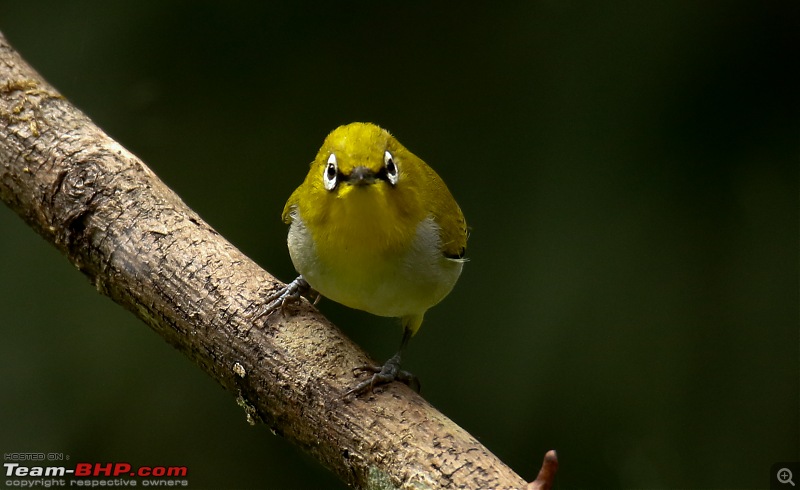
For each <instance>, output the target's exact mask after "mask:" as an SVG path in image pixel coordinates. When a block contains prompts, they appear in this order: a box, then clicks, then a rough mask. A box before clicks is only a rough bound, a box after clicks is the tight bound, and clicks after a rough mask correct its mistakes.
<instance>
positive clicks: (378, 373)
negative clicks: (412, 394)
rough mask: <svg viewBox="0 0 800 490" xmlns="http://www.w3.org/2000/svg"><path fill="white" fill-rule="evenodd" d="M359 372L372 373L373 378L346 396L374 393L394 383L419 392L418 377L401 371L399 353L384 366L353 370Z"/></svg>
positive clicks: (362, 367)
mask: <svg viewBox="0 0 800 490" xmlns="http://www.w3.org/2000/svg"><path fill="white" fill-rule="evenodd" d="M358 372H367V373H372V376H370V378H369V379H367V380H365V381H362V382H361V383H359V384H357V385H356V386H355V387H354V388H353V389H351V390H350V391H348V392H347V393H345V395H344V396H350V395H355V396H358V395H362V394H364V393H366V392H372V390H374V389H375V387H376V386H380V385H383V384H387V383H391V382H392V381H400V382H401V383H404V384H406V385H408V386H409V387H411V389H413V390H414V391H416V392H419V388H420V385H419V380H418V379H417V377H416V376H414V375H413V374H411V373H409V372H408V371H403V370H402V369H400V353H399V352H398V353H397V354H395V355H394V356H392V357H391V358H389V360H388V361H386V362H385V363H384V364H383V366H374V365H367V366H360V367H357V368H355V369H353V374H356V373H358Z"/></svg>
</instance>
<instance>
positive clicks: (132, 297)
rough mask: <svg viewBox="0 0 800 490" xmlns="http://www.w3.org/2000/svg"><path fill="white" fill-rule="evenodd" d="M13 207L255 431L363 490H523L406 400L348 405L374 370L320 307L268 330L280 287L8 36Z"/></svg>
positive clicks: (7, 196) (2, 64)
mask: <svg viewBox="0 0 800 490" xmlns="http://www.w3.org/2000/svg"><path fill="white" fill-rule="evenodd" d="M0 198H2V200H3V201H4V202H5V203H6V204H7V205H8V206H9V207H11V208H12V209H13V210H14V211H16V212H17V213H18V214H19V215H20V216H21V217H22V218H23V219H24V220H25V221H26V222H27V223H28V224H29V225H30V226H31V227H32V228H33V229H34V230H36V231H37V232H38V233H39V234H40V235H42V236H43V237H44V238H45V239H46V240H47V241H49V242H50V243H52V244H53V245H55V246H56V247H57V248H58V249H59V250H61V252H63V253H64V255H65V256H66V257H67V258H68V259H69V260H70V261H71V262H72V263H73V264H74V265H75V266H76V267H77V268H78V269H79V270H80V271H81V272H83V273H84V274H85V275H86V276H87V277H88V278H89V280H90V281H91V282H92V283H93V284H94V285H95V287H96V288H97V290H98V291H99V292H100V293H102V294H104V295H107V296H109V297H110V298H112V299H113V300H114V301H116V302H117V303H119V304H121V305H122V306H124V307H125V308H127V309H128V310H130V311H131V312H133V313H134V314H135V315H136V316H138V317H139V318H140V319H142V320H143V321H144V322H145V323H146V324H147V325H148V326H150V328H152V329H153V330H154V331H155V332H156V333H158V334H159V335H161V336H162V337H164V339H165V340H166V341H167V342H169V343H170V344H172V345H173V346H175V347H176V348H177V349H178V350H180V351H181V352H183V353H184V354H186V355H187V356H189V357H190V358H191V359H192V360H193V361H194V362H196V363H197V364H198V365H199V366H200V367H201V368H202V369H203V370H204V371H206V372H207V373H208V374H209V375H210V376H212V377H213V378H214V379H216V380H217V381H218V382H219V383H220V384H221V385H222V386H223V387H225V389H227V390H228V391H230V392H231V393H232V394H234V395H235V396H236V398H237V402H238V403H239V404H240V405H241V406H242V407H243V408H244V409H245V411H246V412H247V414H248V418H249V419H250V420H252V421H253V422H263V423H265V424H267V425H268V426H269V427H270V428H271V429H272V430H273V431H274V432H276V433H278V434H281V435H282V436H283V437H286V438H287V439H289V440H291V441H292V442H294V443H295V444H298V445H299V446H301V447H303V448H304V449H305V450H306V451H308V452H309V453H311V454H312V455H313V456H314V457H316V458H317V459H318V460H319V461H320V462H321V463H322V464H324V465H325V466H327V467H328V468H330V469H331V470H333V471H334V472H335V473H336V474H337V475H339V477H340V478H341V479H342V480H343V481H344V482H346V483H348V484H350V485H353V486H356V487H359V488H392V487H400V488H492V489H499V488H524V487H525V486H526V483H525V482H524V481H523V480H522V478H520V477H519V476H517V475H516V474H515V473H514V472H513V471H511V470H510V469H509V468H508V467H507V466H506V465H505V464H503V463H502V462H501V461H499V460H498V459H497V458H496V457H495V456H494V455H492V454H491V453H490V452H489V451H488V450H487V449H486V448H485V447H483V446H482V445H481V444H480V443H479V442H478V441H476V440H475V438H473V437H472V436H470V435H469V434H468V433H467V432H465V431H464V430H463V429H461V428H460V427H458V426H457V425H456V424H454V423H453V422H452V421H450V420H449V419H448V418H447V417H445V416H444V415H442V414H441V413H439V412H438V411H436V410H435V409H434V408H433V407H431V405H430V404H428V403H427V402H426V401H425V400H424V399H423V398H421V397H420V396H419V395H417V394H416V393H414V392H413V391H411V390H409V389H408V388H407V387H405V386H403V385H401V384H399V383H393V384H391V385H390V386H388V387H387V388H386V389H382V391H380V392H379V393H377V394H375V395H372V396H369V397H363V398H358V399H352V398H347V397H344V396H343V395H344V393H345V392H346V391H347V389H348V388H350V387H351V386H352V384H353V381H354V379H353V375H352V372H351V370H352V368H354V367H356V366H359V365H362V364H364V363H365V362H367V361H368V360H369V359H368V358H367V356H366V355H365V354H364V353H363V352H362V351H361V350H360V349H359V348H358V347H357V346H356V345H354V344H353V343H352V342H351V341H350V340H349V339H347V338H346V337H345V336H344V335H343V334H342V333H341V332H340V331H339V330H338V329H337V328H336V327H335V326H333V325H332V324H330V323H329V322H328V321H327V320H326V319H325V318H324V317H322V316H321V315H320V314H319V313H318V312H317V311H316V310H315V309H314V308H313V307H311V306H310V305H309V304H308V303H306V302H303V304H302V305H301V306H300V308H299V311H297V313H296V314H294V315H290V316H288V317H282V316H281V315H273V316H272V317H271V318H270V320H269V322H268V324H267V325H265V326H263V327H261V326H258V325H256V324H255V323H256V322H255V318H256V316H257V314H258V312H259V309H260V308H261V307H262V306H263V305H264V300H265V298H266V297H267V296H268V294H269V293H270V292H271V291H273V290H274V289H275V288H276V287H278V286H279V285H280V283H279V282H278V281H277V280H276V279H275V278H273V277H272V276H271V275H269V274H268V273H267V272H265V271H264V270H263V269H261V268H260V267H259V266H258V265H256V264H255V263H254V262H253V261H251V260H250V259H249V258H247V257H246V256H244V255H243V254H242V253H241V252H239V251H238V250H237V249H236V248H234V247H233V246H232V245H231V244H230V243H229V242H228V241H226V240H225V239H224V238H223V237H221V236H220V235H219V234H218V233H217V232H216V231H214V229H212V228H211V227H210V226H209V225H208V224H206V223H205V222H204V221H203V220H202V219H200V217H199V216H198V215H197V214H196V213H194V212H193V211H192V210H191V209H189V208H188V207H187V206H186V205H185V204H184V203H183V202H182V201H181V200H180V199H179V198H178V196H177V195H176V194H175V193H173V192H172V191H171V190H170V189H169V188H167V187H166V186H165V185H164V183H162V182H161V181H160V180H159V179H158V178H157V177H156V176H155V174H154V173H153V172H152V171H151V170H150V169H148V168H147V167H146V166H145V165H144V164H143V163H142V162H141V161H140V160H139V159H138V158H137V157H135V156H134V155H132V154H131V153H130V152H128V151H127V150H126V149H125V148H123V147H122V146H121V145H120V144H118V143H117V142H115V141H114V140H112V139H111V138H109V137H108V136H107V135H106V134H105V133H103V131H101V130H100V129H99V128H97V127H96V126H95V125H94V124H93V123H92V122H91V121H90V120H89V118H87V117H86V116H85V115H84V114H82V113H81V112H80V111H78V110H77V109H76V108H74V107H73V106H72V105H70V103H69V102H68V101H67V100H65V99H64V98H63V97H62V96H61V95H59V94H58V92H56V90H55V89H54V88H53V87H51V86H50V85H48V84H47V83H46V82H45V81H44V80H43V79H42V78H41V77H40V76H39V75H38V74H37V73H36V72H35V71H34V70H33V69H32V68H31V67H29V66H28V65H27V63H25V62H24V61H23V60H22V59H21V57H20V56H19V54H18V53H16V52H15V51H14V50H13V49H12V48H11V47H10V46H9V44H8V43H7V41H6V40H5V38H4V37H3V36H2V34H0Z"/></svg>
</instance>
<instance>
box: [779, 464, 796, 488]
mask: <svg viewBox="0 0 800 490" xmlns="http://www.w3.org/2000/svg"><path fill="white" fill-rule="evenodd" d="M778 481H779V482H780V483H790V484H791V485H792V486H795V485H794V482H793V481H792V470H790V469H789V468H781V469H779V470H778Z"/></svg>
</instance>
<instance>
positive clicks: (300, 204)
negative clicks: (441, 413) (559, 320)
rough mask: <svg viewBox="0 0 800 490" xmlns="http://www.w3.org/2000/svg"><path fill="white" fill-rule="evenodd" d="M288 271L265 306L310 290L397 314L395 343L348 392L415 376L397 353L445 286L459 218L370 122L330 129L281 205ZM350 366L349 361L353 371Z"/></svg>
mask: <svg viewBox="0 0 800 490" xmlns="http://www.w3.org/2000/svg"><path fill="white" fill-rule="evenodd" d="M283 221H284V222H285V223H287V224H289V237H288V246H289V254H290V255H291V258H292V262H293V264H294V267H295V269H296V270H297V272H298V273H299V274H300V276H299V277H297V279H295V280H294V281H292V282H291V283H289V284H287V285H286V286H285V287H283V288H281V289H280V290H279V291H278V292H277V293H275V294H273V295H272V296H271V297H270V298H268V300H267V301H268V302H269V304H268V306H267V307H266V312H267V313H266V314H272V313H274V311H276V310H277V309H282V308H283V307H284V306H285V305H286V304H287V302H291V301H297V300H299V298H300V296H301V295H303V296H311V295H312V293H313V292H317V293H319V294H321V295H322V296H324V297H326V298H329V299H331V300H333V301H336V302H337V303H341V304H343V305H345V306H348V307H350V308H355V309H358V310H363V311H366V312H369V313H372V314H374V315H378V316H384V317H398V318H400V321H401V324H402V327H403V337H402V340H401V342H400V349H399V351H398V352H397V354H395V355H394V356H392V357H391V358H390V359H389V360H388V361H386V363H385V364H384V365H383V366H364V367H360V368H357V370H360V371H367V372H372V373H373V375H372V377H371V378H370V379H368V380H366V381H363V382H361V383H359V384H358V385H357V386H355V387H354V388H353V389H351V390H350V391H348V392H347V395H350V394H355V395H356V396H357V395H359V394H361V393H364V392H366V391H368V390H369V391H371V390H372V389H373V388H374V387H375V386H377V385H380V384H384V383H389V382H392V381H395V380H398V381H401V382H405V383H406V384H411V385H414V384H415V383H416V379H415V378H414V377H413V376H412V375H411V374H410V373H408V372H406V371H402V370H401V369H400V360H401V354H402V353H403V350H404V349H405V347H406V345H407V344H408V341H409V339H410V338H411V337H412V336H413V335H414V334H415V333H417V331H418V330H419V327H420V325H421V324H422V319H423V316H424V315H425V312H426V311H427V310H428V309H429V308H430V307H432V306H434V305H435V304H437V303H439V302H440V301H441V300H442V299H443V298H444V297H445V296H447V294H448V293H450V291H451V290H452V289H453V286H454V285H455V283H456V281H457V280H458V277H459V276H460V275H461V269H462V267H463V265H464V262H465V261H466V259H465V258H464V253H465V251H466V245H467V225H466V222H465V220H464V215H463V214H462V212H461V208H459V206H458V204H457V203H456V201H455V199H453V196H452V194H450V191H449V190H448V189H447V186H446V185H445V183H444V181H443V180H442V179H441V178H440V177H439V175H437V174H436V172H435V171H434V170H433V169H432V168H431V167H429V166H428V165H427V164H426V163H425V162H423V161H422V160H421V159H420V158H419V157H417V156H416V155H414V154H413V153H411V152H410V151H408V150H407V149H406V148H405V147H404V146H403V145H401V144H400V143H399V142H398V141H397V140H396V139H395V138H394V137H393V136H392V135H391V134H389V132H388V131H386V130H384V129H381V128H380V127H378V126H376V125H375V124H371V123H351V124H347V125H344V126H340V127H338V128H336V129H334V130H333V131H332V132H331V133H330V134H329V135H328V137H327V138H325V141H324V143H323V144H322V148H320V150H319V152H318V153H317V156H316V158H315V159H314V161H313V162H312V163H311V169H310V171H309V172H308V175H307V176H306V178H305V180H304V181H303V183H302V184H301V185H300V187H298V188H297V189H296V190H295V191H294V192H293V193H292V195H291V196H290V197H289V200H288V201H287V202H286V206H285V207H284V209H283ZM357 370H354V372H355V371H357Z"/></svg>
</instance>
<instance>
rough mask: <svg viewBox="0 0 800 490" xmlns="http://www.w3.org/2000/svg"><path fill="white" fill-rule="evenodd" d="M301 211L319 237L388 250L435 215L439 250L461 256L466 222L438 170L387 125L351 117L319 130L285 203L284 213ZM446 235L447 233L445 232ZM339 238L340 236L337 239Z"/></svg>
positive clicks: (398, 247)
mask: <svg viewBox="0 0 800 490" xmlns="http://www.w3.org/2000/svg"><path fill="white" fill-rule="evenodd" d="M293 212H299V214H300V216H302V219H303V221H304V222H305V224H306V225H307V226H308V227H309V229H310V230H311V232H312V233H313V234H314V235H315V236H314V238H315V241H316V242H317V243H318V245H319V244H322V243H325V244H328V243H330V244H331V245H333V243H334V242H338V241H339V238H340V237H341V239H342V240H345V239H346V240H347V243H342V244H341V247H342V250H349V251H350V252H356V251H358V250H357V249H358V248H359V246H364V247H375V246H376V245H377V246H378V247H379V248H380V249H382V250H385V251H386V252H387V253H391V252H392V251H396V250H402V249H404V248H405V247H408V246H409V244H410V242H411V241H412V240H413V238H414V235H415V233H416V231H417V226H418V225H419V223H420V222H422V221H423V220H425V219H426V218H429V217H430V218H433V219H434V220H435V222H436V224H437V225H438V226H439V227H441V229H442V235H443V236H442V238H443V241H442V246H443V248H444V250H443V252H444V253H445V255H448V256H453V257H456V256H462V255H463V250H464V247H465V246H466V225H465V224H464V217H463V215H462V214H461V210H460V209H459V207H458V205H457V204H456V202H455V200H454V199H453V197H452V195H451V194H450V191H449V190H448V189H447V186H446V185H445V184H444V182H443V181H442V179H441V178H440V177H439V176H438V175H437V174H436V172H435V171H434V170H433V169H432V168H430V167H429V166H428V165H427V164H425V162H423V161H422V160H421V159H420V158H418V157H417V156H416V155H414V154H413V153H411V152H410V151H408V150H407V149H406V148H405V147H404V146H403V145H401V144H400V142H398V141H397V140H396V139H395V138H394V137H393V136H392V135H391V134H389V132H388V131H386V130H384V129H382V128H380V127H378V126H376V125H374V124H370V123H351V124H347V125H344V126H340V127H338V128H336V129H335V130H333V131H332V132H331V133H330V134H329V135H328V137H327V138H325V141H324V143H323V144H322V147H321V148H320V150H319V152H318V153H317V156H316V158H315V159H314V161H313V162H312V163H311V169H310V170H309V172H308V175H307V176H306V178H305V181H304V182H303V183H302V185H300V187H298V188H297V190H295V192H294V193H293V194H292V196H291V197H290V198H289V201H288V202H287V203H286V207H285V208H284V213H283V219H284V221H286V222H287V223H288V222H291V220H292V213H293ZM451 238H452V239H451ZM337 244H338V243H337Z"/></svg>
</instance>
